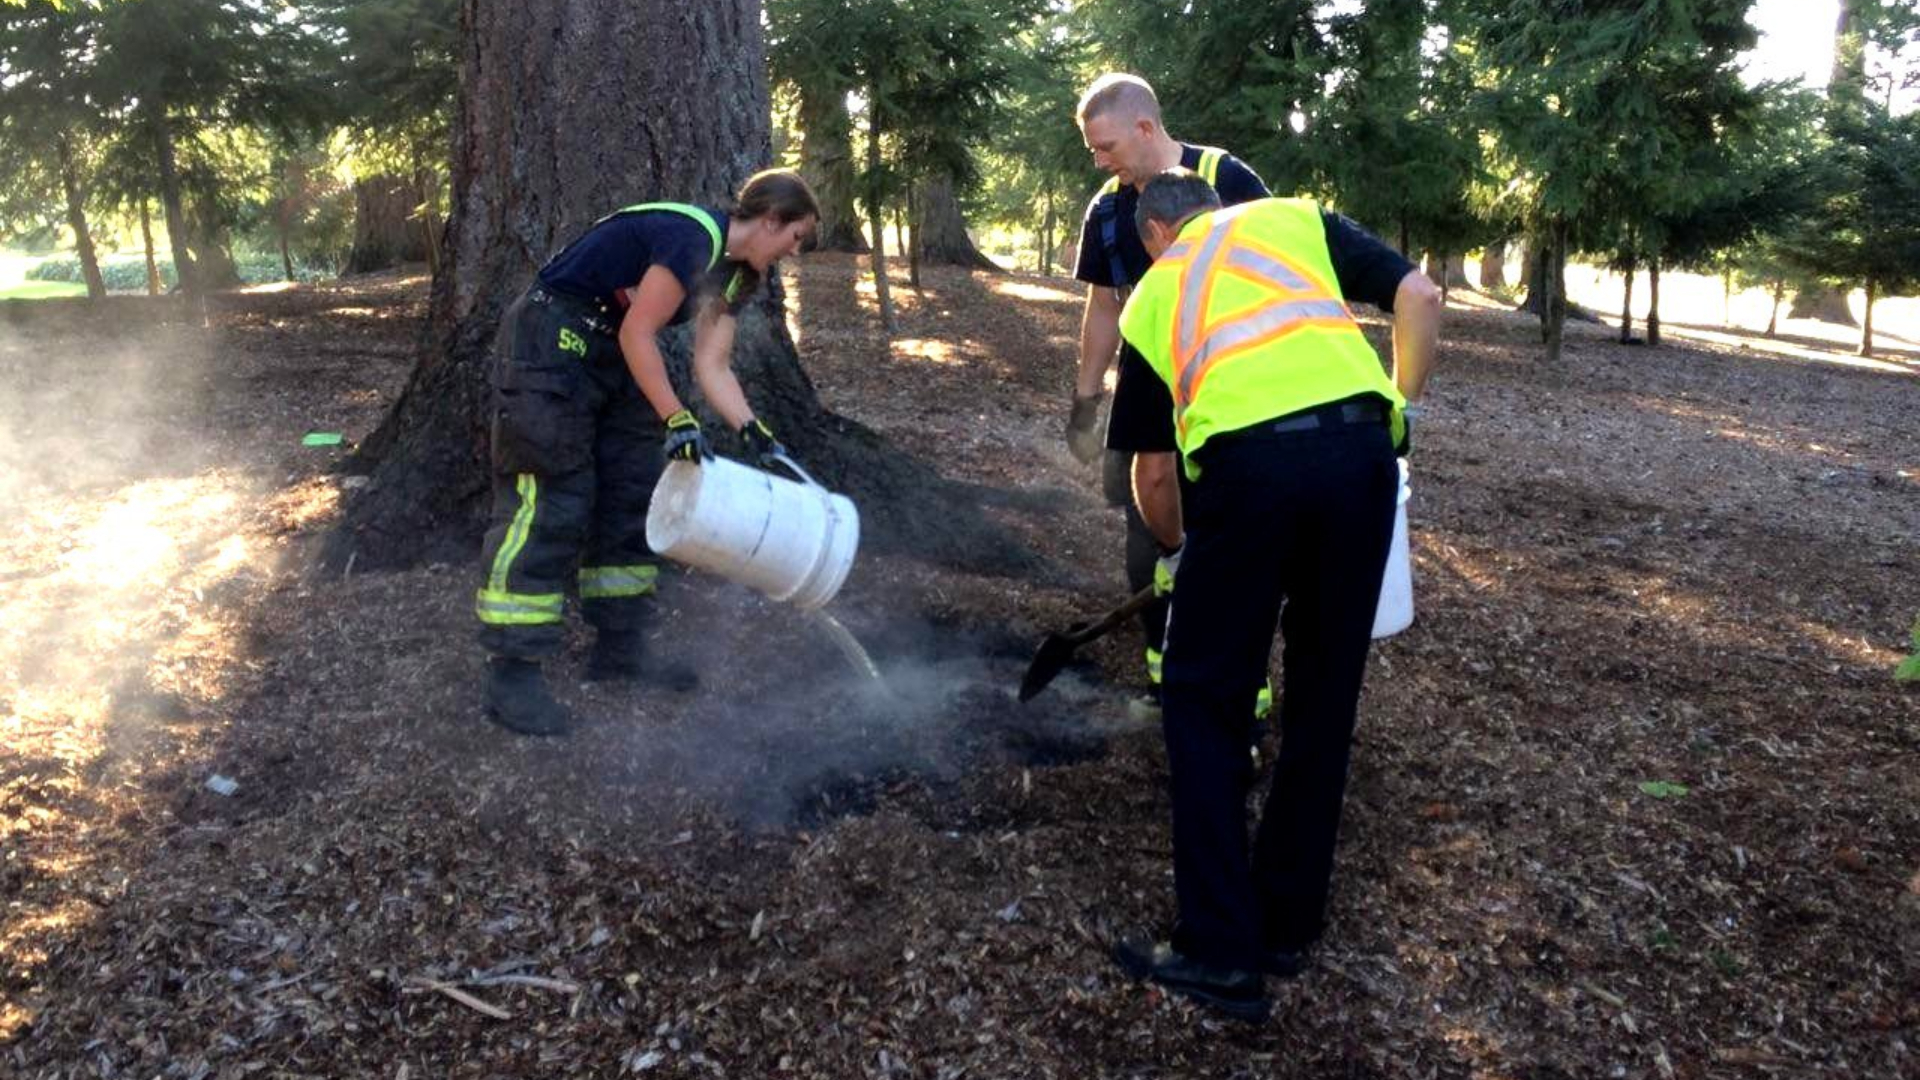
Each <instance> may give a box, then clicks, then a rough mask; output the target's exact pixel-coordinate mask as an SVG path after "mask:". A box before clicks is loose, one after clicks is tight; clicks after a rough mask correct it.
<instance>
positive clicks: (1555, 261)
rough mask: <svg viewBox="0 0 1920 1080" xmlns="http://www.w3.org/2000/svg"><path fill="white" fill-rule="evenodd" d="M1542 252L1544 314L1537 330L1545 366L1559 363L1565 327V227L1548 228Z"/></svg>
mask: <svg viewBox="0 0 1920 1080" xmlns="http://www.w3.org/2000/svg"><path fill="white" fill-rule="evenodd" d="M1542 247H1543V248H1544V249H1545V250H1544V251H1543V252H1542V253H1541V260H1540V261H1541V263H1542V264H1543V265H1542V271H1543V273H1542V275H1541V280H1542V284H1543V293H1544V295H1543V297H1542V301H1541V302H1542V307H1543V309H1544V310H1545V312H1546V315H1545V320H1544V323H1543V325H1542V327H1541V330H1542V333H1543V336H1544V338H1545V341H1546V346H1547V357H1546V359H1547V363H1549V364H1558V363H1559V362H1560V350H1561V345H1562V343H1563V342H1564V341H1565V339H1566V326H1567V226H1566V223H1565V222H1561V221H1556V222H1553V223H1552V224H1551V225H1550V226H1549V227H1548V232H1547V239H1546V242H1545V243H1544V244H1543V245H1542Z"/></svg>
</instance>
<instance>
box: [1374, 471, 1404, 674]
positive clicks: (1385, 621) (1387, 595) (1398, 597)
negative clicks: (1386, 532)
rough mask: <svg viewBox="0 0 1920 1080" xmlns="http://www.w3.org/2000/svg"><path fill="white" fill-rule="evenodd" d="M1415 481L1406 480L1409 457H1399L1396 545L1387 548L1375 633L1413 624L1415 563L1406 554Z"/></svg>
mask: <svg viewBox="0 0 1920 1080" xmlns="http://www.w3.org/2000/svg"><path fill="white" fill-rule="evenodd" d="M1412 497H1413V485H1412V484H1409V483H1408V482H1407V459H1406V458H1401V459H1400V493H1399V494H1398V495H1397V496H1396V497H1395V498H1394V511H1393V545H1392V546H1391V547H1389V548H1388V549H1387V572H1386V576H1384V577H1382V578H1381V579H1380V603H1379V606H1377V607H1375V608H1374V609H1373V636H1374V637H1376V638H1383V637H1392V636H1393V635H1395V634H1397V633H1399V632H1400V631H1402V630H1405V629H1406V628H1407V627H1409V626H1412V625H1413V564H1412V563H1411V562H1410V561H1409V560H1408V558H1407V500H1408V499H1410V498H1412Z"/></svg>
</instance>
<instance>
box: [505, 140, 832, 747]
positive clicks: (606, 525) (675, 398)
mask: <svg viewBox="0 0 1920 1080" xmlns="http://www.w3.org/2000/svg"><path fill="white" fill-rule="evenodd" d="M819 218H820V208H819V204H818V202H816V201H815V199H814V196H813V192H812V191H811V190H810V189H808V187H807V185H806V182H805V181H803V180H802V179H800V177H799V176H798V175H797V174H795V173H793V172H791V171H787V170H780V169H769V170H767V171H765V172H760V173H756V174H755V175H753V176H752V177H750V178H749V179H748V180H747V182H746V184H745V185H744V186H743V187H742V188H741V189H740V193H739V196H738V197H737V198H736V199H735V200H734V203H733V205H732V206H730V207H728V208H726V209H724V210H722V209H717V208H710V207H704V206H697V205H693V204H690V203H672V202H653V203H641V204H639V205H636V206H629V207H626V208H624V209H622V210H618V211H616V212H614V213H612V214H610V215H608V216H606V217H604V218H601V219H600V220H599V221H598V222H595V223H594V225H593V226H592V227H591V228H589V229H588V230H587V231H586V232H585V233H583V234H581V235H580V236H579V237H578V238H577V239H575V240H574V241H573V242H572V243H571V244H568V245H567V246H566V247H565V248H563V249H562V250H561V251H560V253H559V254H557V255H555V256H554V257H553V258H552V259H550V260H548V262H547V264H546V265H545V266H544V267H542V268H541V270H540V272H539V274H538V275H536V277H535V280H534V282H533V284H532V285H531V286H530V287H529V288H528V289H527V291H526V293H525V294H523V295H522V296H521V297H520V298H519V299H518V300H516V301H514V303H513V304H512V305H511V306H510V307H509V308H508V309H507V314H506V316H505V318H504V320H503V322H502V327H501V333H500V338H499V340H500V351H499V355H498V356H497V358H496V360H495V362H494V365H493V370H492V387H493V431H492V451H493V474H494V475H493V524H492V527H491V528H490V529H489V530H488V531H487V539H486V547H485V549H484V553H483V561H482V571H483V580H482V582H481V585H480V588H479V590H478V593H477V595H476V597H475V604H474V610H475V613H476V614H477V615H478V616H479V619H480V624H481V635H480V637H481V643H482V644H483V645H484V646H485V647H486V649H487V651H488V652H489V654H490V660H489V664H488V679H487V689H486V704H487V717H488V719H490V720H492V721H494V722H495V723H498V724H500V725H502V726H503V727H506V728H509V729H511V730H513V731H517V732H521V733H523V734H528V735H558V734H564V733H565V732H566V731H567V730H568V728H569V727H570V726H571V723H572V718H571V717H570V716H569V715H568V713H567V711H566V709H565V708H564V707H562V706H561V705H560V704H559V703H558V702H556V701H555V700H554V699H553V695H552V693H551V691H550V690H549V689H548V687H547V683H546V679H545V676H544V675H543V674H542V672H541V662H542V661H543V660H545V659H546V658H547V657H549V656H552V655H554V654H556V653H558V652H559V651H560V648H561V645H562V643H563V641H564V632H563V630H564V627H563V623H562V606H563V601H564V597H565V594H566V587H567V584H568V579H569V578H571V577H574V575H575V574H576V568H577V575H578V576H577V585H578V590H579V596H580V606H581V610H582V613H583V614H584V615H585V617H586V620H587V622H589V623H590V624H592V625H593V626H594V628H595V630H596V631H597V637H596V639H595V641H594V649H593V655H592V657H591V658H590V659H589V661H588V664H587V677H588V678H590V679H635V678H641V677H647V678H649V679H650V681H653V682H655V683H657V684H660V685H665V686H668V687H670V688H672V689H677V690H685V689H690V688H691V687H692V686H693V684H694V683H695V682H696V681H697V680H695V678H694V677H693V675H692V673H691V672H689V671H686V670H684V669H678V670H676V669H670V668H662V667H660V666H659V665H648V664H646V663H644V662H643V658H642V641H643V637H644V630H645V624H646V621H647V619H648V617H649V616H650V613H651V603H652V596H653V592H654V580H655V578H656V577H657V575H658V569H657V567H656V565H655V561H654V556H653V553H652V552H651V551H650V550H648V548H647V545H646V518H647V502H648V499H649V497H650V496H651V495H652V493H653V486H654V483H655V482H656V481H657V480H658V479H659V476H660V470H661V466H662V465H663V464H664V461H665V459H667V458H678V459H681V460H686V461H695V462H697V461H700V460H702V459H704V458H708V457H711V456H712V451H711V450H710V449H709V447H708V445H707V439H706V435H705V433H704V432H702V431H701V429H700V422H699V420H697V419H695V417H694V415H693V413H692V411H691V410H689V409H688V408H687V407H686V405H685V403H684V402H683V401H682V399H681V397H680V395H679V393H678V392H677V391H676V389H675V388H674V385H673V382H672V380H671V379H670V378H669V377H668V375H667V365H666V360H665V358H664V357H663V356H662V355H661V352H660V345H659V342H658V340H657V335H658V334H659V333H660V332H661V331H662V330H664V329H666V328H667V327H669V326H673V325H676V324H679V323H683V322H686V321H687V320H689V319H692V320H694V330H693V377H694V381H695V382H696V383H698V384H699V387H700V392H701V393H702V395H703V396H704V397H705V398H706V400H707V403H708V404H709V405H710V406H712V408H713V410H714V411H715V412H717V413H719V414H720V417H721V418H722V419H723V420H725V421H726V423H727V426H728V427H729V428H731V429H733V430H734V431H736V432H738V433H739V435H740V438H741V440H742V442H743V443H744V444H745V445H746V447H747V448H748V449H749V450H750V451H751V452H752V453H754V454H755V455H756V456H758V457H760V458H762V459H765V458H766V457H767V456H768V455H770V454H775V453H782V452H783V451H782V449H781V447H780V444H779V442H778V441H776V440H775V439H774V436H773V432H772V431H771V430H769V429H768V427H767V425H766V424H764V423H762V422H761V421H760V420H758V419H757V418H755V416H754V414H753V409H752V408H751V407H750V406H749V405H748V404H747V399H746V396H745V395H744V394H743V393H742V392H741V390H740V383H739V381H738V380H737V379H736V378H735V377H734V374H733V368H732V349H733V334H734V318H735V315H736V313H737V312H739V310H740V309H741V308H742V306H744V305H745V304H746V303H747V302H748V301H749V300H750V299H751V298H752V297H753V295H754V293H755V292H756V291H757V290H758V288H759V286H760V284H761V282H762V281H764V280H765V278H766V275H767V273H768V271H769V269H770V268H771V267H772V266H773V264H774V262H775V261H776V260H778V259H781V258H784V257H786V256H788V255H792V254H795V253H796V252H798V251H799V250H800V247H801V245H802V244H803V243H805V241H806V239H807V238H808V236H809V235H810V234H811V233H812V232H813V228H814V225H815V224H816V223H817V222H818V221H819Z"/></svg>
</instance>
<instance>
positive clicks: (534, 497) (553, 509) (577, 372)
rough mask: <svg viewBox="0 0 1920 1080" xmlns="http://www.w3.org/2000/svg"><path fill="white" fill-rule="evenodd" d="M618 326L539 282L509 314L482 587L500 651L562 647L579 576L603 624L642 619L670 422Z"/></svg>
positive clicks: (500, 356) (495, 403) (549, 651)
mask: <svg viewBox="0 0 1920 1080" xmlns="http://www.w3.org/2000/svg"><path fill="white" fill-rule="evenodd" d="M616 327H617V323H616V321H615V318H614V316H613V315H611V314H610V313H608V312H607V311H605V310H604V309H603V308H602V306H601V305H598V304H595V303H593V302H592V301H587V300H580V299H576V298H570V297H563V296H560V295H557V294H554V293H551V292H549V291H548V290H546V289H545V288H544V287H542V286H540V285H537V284H536V285H535V286H534V287H533V288H531V289H529V290H528V291H527V292H526V294H525V295H523V296H521V297H520V299H518V300H516V301H514V303H513V304H512V305H511V306H510V307H509V308H508V309H507V313H506V316H505V318H504V319H503V320H502V325H501V333H500V339H499V340H500V342H501V345H500V347H499V352H498V353H497V355H496V357H495V359H494V364H493V369H492V373H491V381H492V415H493V431H492V443H493V446H492V453H493V518H492V524H491V527H490V528H489V529H488V530H487V538H486V545H485V547H484V549H483V552H482V556H481V568H482V572H483V575H484V577H483V580H482V581H481V584H480V588H479V590H478V592H477V594H476V595H475V599H474V611H475V613H476V614H477V615H478V616H479V619H480V627H481V630H480V640H481V644H482V645H484V646H485V647H486V648H487V650H488V651H489V652H492V653H493V654H494V655H497V656H512V657H521V658H527V659H537V658H540V657H545V656H551V655H553V654H554V653H556V652H558V651H559V650H560V646H561V644H562V640H563V638H562V622H561V618H562V613H563V608H564V601H565V595H566V592H567V590H568V588H569V587H570V586H573V587H575V588H577V590H578V595H579V598H580V606H581V610H582V613H583V614H584V615H585V617H586V620H587V621H588V622H589V623H591V624H593V625H594V626H595V627H597V628H599V629H600V630H601V631H603V632H605V631H621V630H632V629H637V628H638V626H639V621H640V619H641V617H642V615H643V613H644V612H643V609H642V606H641V605H642V604H643V603H645V602H646V601H647V599H648V598H649V597H650V596H651V595H652V594H653V591H654V582H655V578H656V577H657V576H658V572H659V571H658V567H657V565H656V562H655V559H654V556H653V553H652V552H651V551H650V550H649V549H648V548H647V541H646V521H647V503H648V501H649V499H650V498H651V497H652V494H653V486H654V483H655V482H656V481H658V479H659V477H660V470H661V468H662V465H663V463H662V461H661V441H662V439H663V438H664V429H663V428H662V426H661V423H660V421H659V419H658V418H657V417H655V416H654V414H653V410H652V409H651V408H649V407H648V406H647V404H646V401H645V399H644V398H642V397H641V394H640V390H639V387H638V386H636V385H635V384H634V381H633V376H632V375H630V374H628V371H627V366H626V362H625V359H624V358H623V357H622V355H621V352H620V345H619V342H618V341H617V340H616V339H615V336H614V335H615V332H616Z"/></svg>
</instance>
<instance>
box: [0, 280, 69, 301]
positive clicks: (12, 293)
mask: <svg viewBox="0 0 1920 1080" xmlns="http://www.w3.org/2000/svg"><path fill="white" fill-rule="evenodd" d="M85 295H87V287H86V286H85V285H82V284H80V283H79V282H77V281H23V282H21V283H20V284H18V285H9V286H6V287H5V288H0V300H40V299H44V298H46V297H49V296H85Z"/></svg>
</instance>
